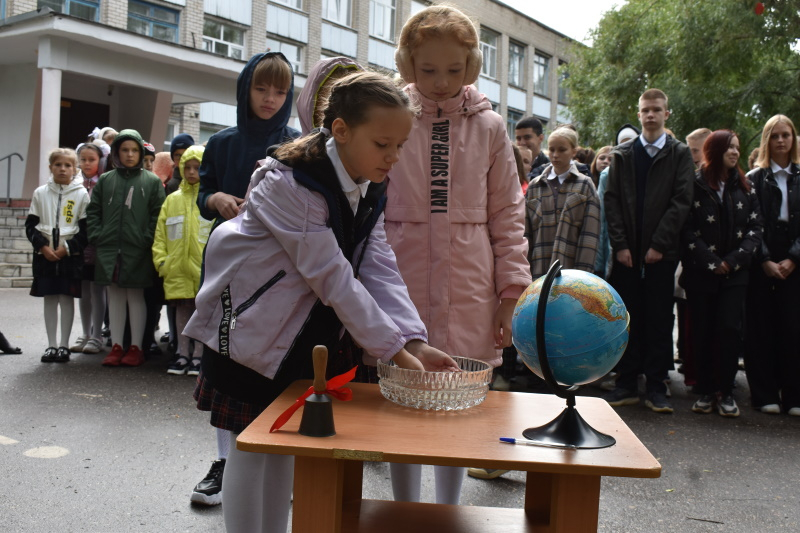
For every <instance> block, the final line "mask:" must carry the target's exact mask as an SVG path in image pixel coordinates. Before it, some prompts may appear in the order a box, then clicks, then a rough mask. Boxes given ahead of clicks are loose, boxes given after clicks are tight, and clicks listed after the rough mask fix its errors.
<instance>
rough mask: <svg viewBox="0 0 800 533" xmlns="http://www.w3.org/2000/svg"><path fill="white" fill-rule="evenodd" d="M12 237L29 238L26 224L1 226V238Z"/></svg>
mask: <svg viewBox="0 0 800 533" xmlns="http://www.w3.org/2000/svg"><path fill="white" fill-rule="evenodd" d="M2 237H11V238H14V239H27V238H28V237H27V236H26V235H25V226H0V238H2Z"/></svg>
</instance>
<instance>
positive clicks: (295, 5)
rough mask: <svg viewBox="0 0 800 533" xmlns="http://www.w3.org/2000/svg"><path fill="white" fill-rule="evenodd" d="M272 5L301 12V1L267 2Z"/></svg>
mask: <svg viewBox="0 0 800 533" xmlns="http://www.w3.org/2000/svg"><path fill="white" fill-rule="evenodd" d="M269 1H270V2H271V3H273V4H280V5H282V6H286V7H288V8H291V9H296V10H298V11H302V10H303V0H269Z"/></svg>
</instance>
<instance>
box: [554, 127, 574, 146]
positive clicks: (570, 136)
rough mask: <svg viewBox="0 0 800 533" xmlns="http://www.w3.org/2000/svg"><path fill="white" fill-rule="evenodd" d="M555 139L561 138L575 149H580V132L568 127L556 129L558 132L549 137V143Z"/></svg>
mask: <svg viewBox="0 0 800 533" xmlns="http://www.w3.org/2000/svg"><path fill="white" fill-rule="evenodd" d="M553 137H560V138H561V139H564V140H565V141H567V142H568V143H569V144H570V145H571V146H572V147H573V148H578V132H577V131H575V130H574V129H572V128H570V127H568V126H560V127H558V128H556V130H555V131H554V132H553V133H551V134H550V137H548V141H547V142H550V139H552V138H553Z"/></svg>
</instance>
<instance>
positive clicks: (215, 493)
mask: <svg viewBox="0 0 800 533" xmlns="http://www.w3.org/2000/svg"><path fill="white" fill-rule="evenodd" d="M224 471H225V459H220V460H219V461H214V462H213V463H211V469H210V470H209V471H208V474H206V477H204V478H203V481H201V482H200V483H198V484H197V486H195V488H194V490H193V491H192V495H191V497H190V499H191V500H192V501H193V502H195V503H200V504H203V505H219V504H221V503H222V473H223V472H224Z"/></svg>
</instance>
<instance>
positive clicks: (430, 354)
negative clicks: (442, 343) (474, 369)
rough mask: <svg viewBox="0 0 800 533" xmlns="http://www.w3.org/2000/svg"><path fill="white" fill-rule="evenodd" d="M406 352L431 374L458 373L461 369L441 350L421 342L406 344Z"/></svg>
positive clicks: (414, 341)
mask: <svg viewBox="0 0 800 533" xmlns="http://www.w3.org/2000/svg"><path fill="white" fill-rule="evenodd" d="M406 350H408V352H410V353H411V355H413V356H414V357H416V358H417V359H418V360H419V361H420V362H421V363H422V366H423V367H424V369H425V370H428V371H431V372H460V371H461V368H460V367H459V366H458V363H456V362H455V361H453V358H452V357H450V356H449V355H447V354H446V353H444V352H443V351H441V350H437V349H436V348H434V347H433V346H429V345H428V344H426V343H424V342H422V341H421V340H413V341H409V342H407V343H406Z"/></svg>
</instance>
